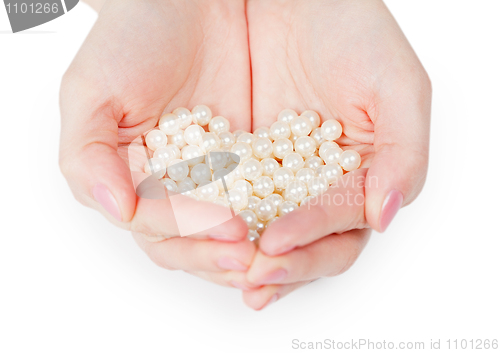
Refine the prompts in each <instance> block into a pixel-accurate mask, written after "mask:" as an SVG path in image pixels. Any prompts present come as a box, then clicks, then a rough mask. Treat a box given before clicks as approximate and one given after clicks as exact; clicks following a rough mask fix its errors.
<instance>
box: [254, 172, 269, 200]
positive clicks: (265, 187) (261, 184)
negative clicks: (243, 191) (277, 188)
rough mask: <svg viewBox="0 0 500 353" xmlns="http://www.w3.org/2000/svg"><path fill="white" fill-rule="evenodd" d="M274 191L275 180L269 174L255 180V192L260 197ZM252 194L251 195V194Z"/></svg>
mask: <svg viewBox="0 0 500 353" xmlns="http://www.w3.org/2000/svg"><path fill="white" fill-rule="evenodd" d="M273 192H274V182H273V179H271V178H270V177H268V176H261V177H260V178H258V179H257V180H255V181H254V182H253V193H254V194H255V195H257V196H258V197H260V198H264V197H266V196H269V195H271V194H272V193H273ZM249 196H251V195H249Z"/></svg>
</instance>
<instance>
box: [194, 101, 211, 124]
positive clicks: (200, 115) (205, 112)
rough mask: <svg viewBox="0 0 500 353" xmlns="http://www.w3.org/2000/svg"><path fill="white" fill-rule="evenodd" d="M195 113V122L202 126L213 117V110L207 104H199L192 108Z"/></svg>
mask: <svg viewBox="0 0 500 353" xmlns="http://www.w3.org/2000/svg"><path fill="white" fill-rule="evenodd" d="M191 114H193V122H194V123H195V124H198V125H200V126H205V125H207V124H208V123H209V122H210V119H212V111H211V110H210V108H209V107H207V106H206V105H197V106H196V107H194V108H193V109H192V110H191Z"/></svg>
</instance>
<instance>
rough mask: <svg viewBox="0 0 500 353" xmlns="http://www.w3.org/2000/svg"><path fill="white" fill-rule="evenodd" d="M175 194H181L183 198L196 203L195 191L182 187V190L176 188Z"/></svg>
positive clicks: (196, 195) (196, 194)
mask: <svg viewBox="0 0 500 353" xmlns="http://www.w3.org/2000/svg"><path fill="white" fill-rule="evenodd" d="M177 192H179V193H181V194H182V195H184V196H187V197H190V198H192V199H194V200H197V201H198V200H199V198H198V193H197V192H196V190H195V189H188V188H187V186H185V187H182V188H178V189H177Z"/></svg>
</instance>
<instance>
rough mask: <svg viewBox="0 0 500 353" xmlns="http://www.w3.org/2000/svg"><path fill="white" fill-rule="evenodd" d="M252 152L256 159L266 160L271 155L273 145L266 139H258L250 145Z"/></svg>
mask: <svg viewBox="0 0 500 353" xmlns="http://www.w3.org/2000/svg"><path fill="white" fill-rule="evenodd" d="M252 150H253V154H254V155H255V156H256V157H257V158H261V159H262V158H267V157H269V156H270V155H271V154H272V153H273V143H272V142H271V140H270V139H268V138H267V137H258V138H256V139H255V140H254V141H253V143H252Z"/></svg>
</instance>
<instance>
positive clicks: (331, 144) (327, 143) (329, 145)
mask: <svg viewBox="0 0 500 353" xmlns="http://www.w3.org/2000/svg"><path fill="white" fill-rule="evenodd" d="M332 147H339V145H338V144H337V143H336V142H332V141H325V142H323V143H322V144H321V146H320V147H319V156H320V157H321V158H323V159H325V158H324V153H325V151H326V150H327V149H329V148H332Z"/></svg>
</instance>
